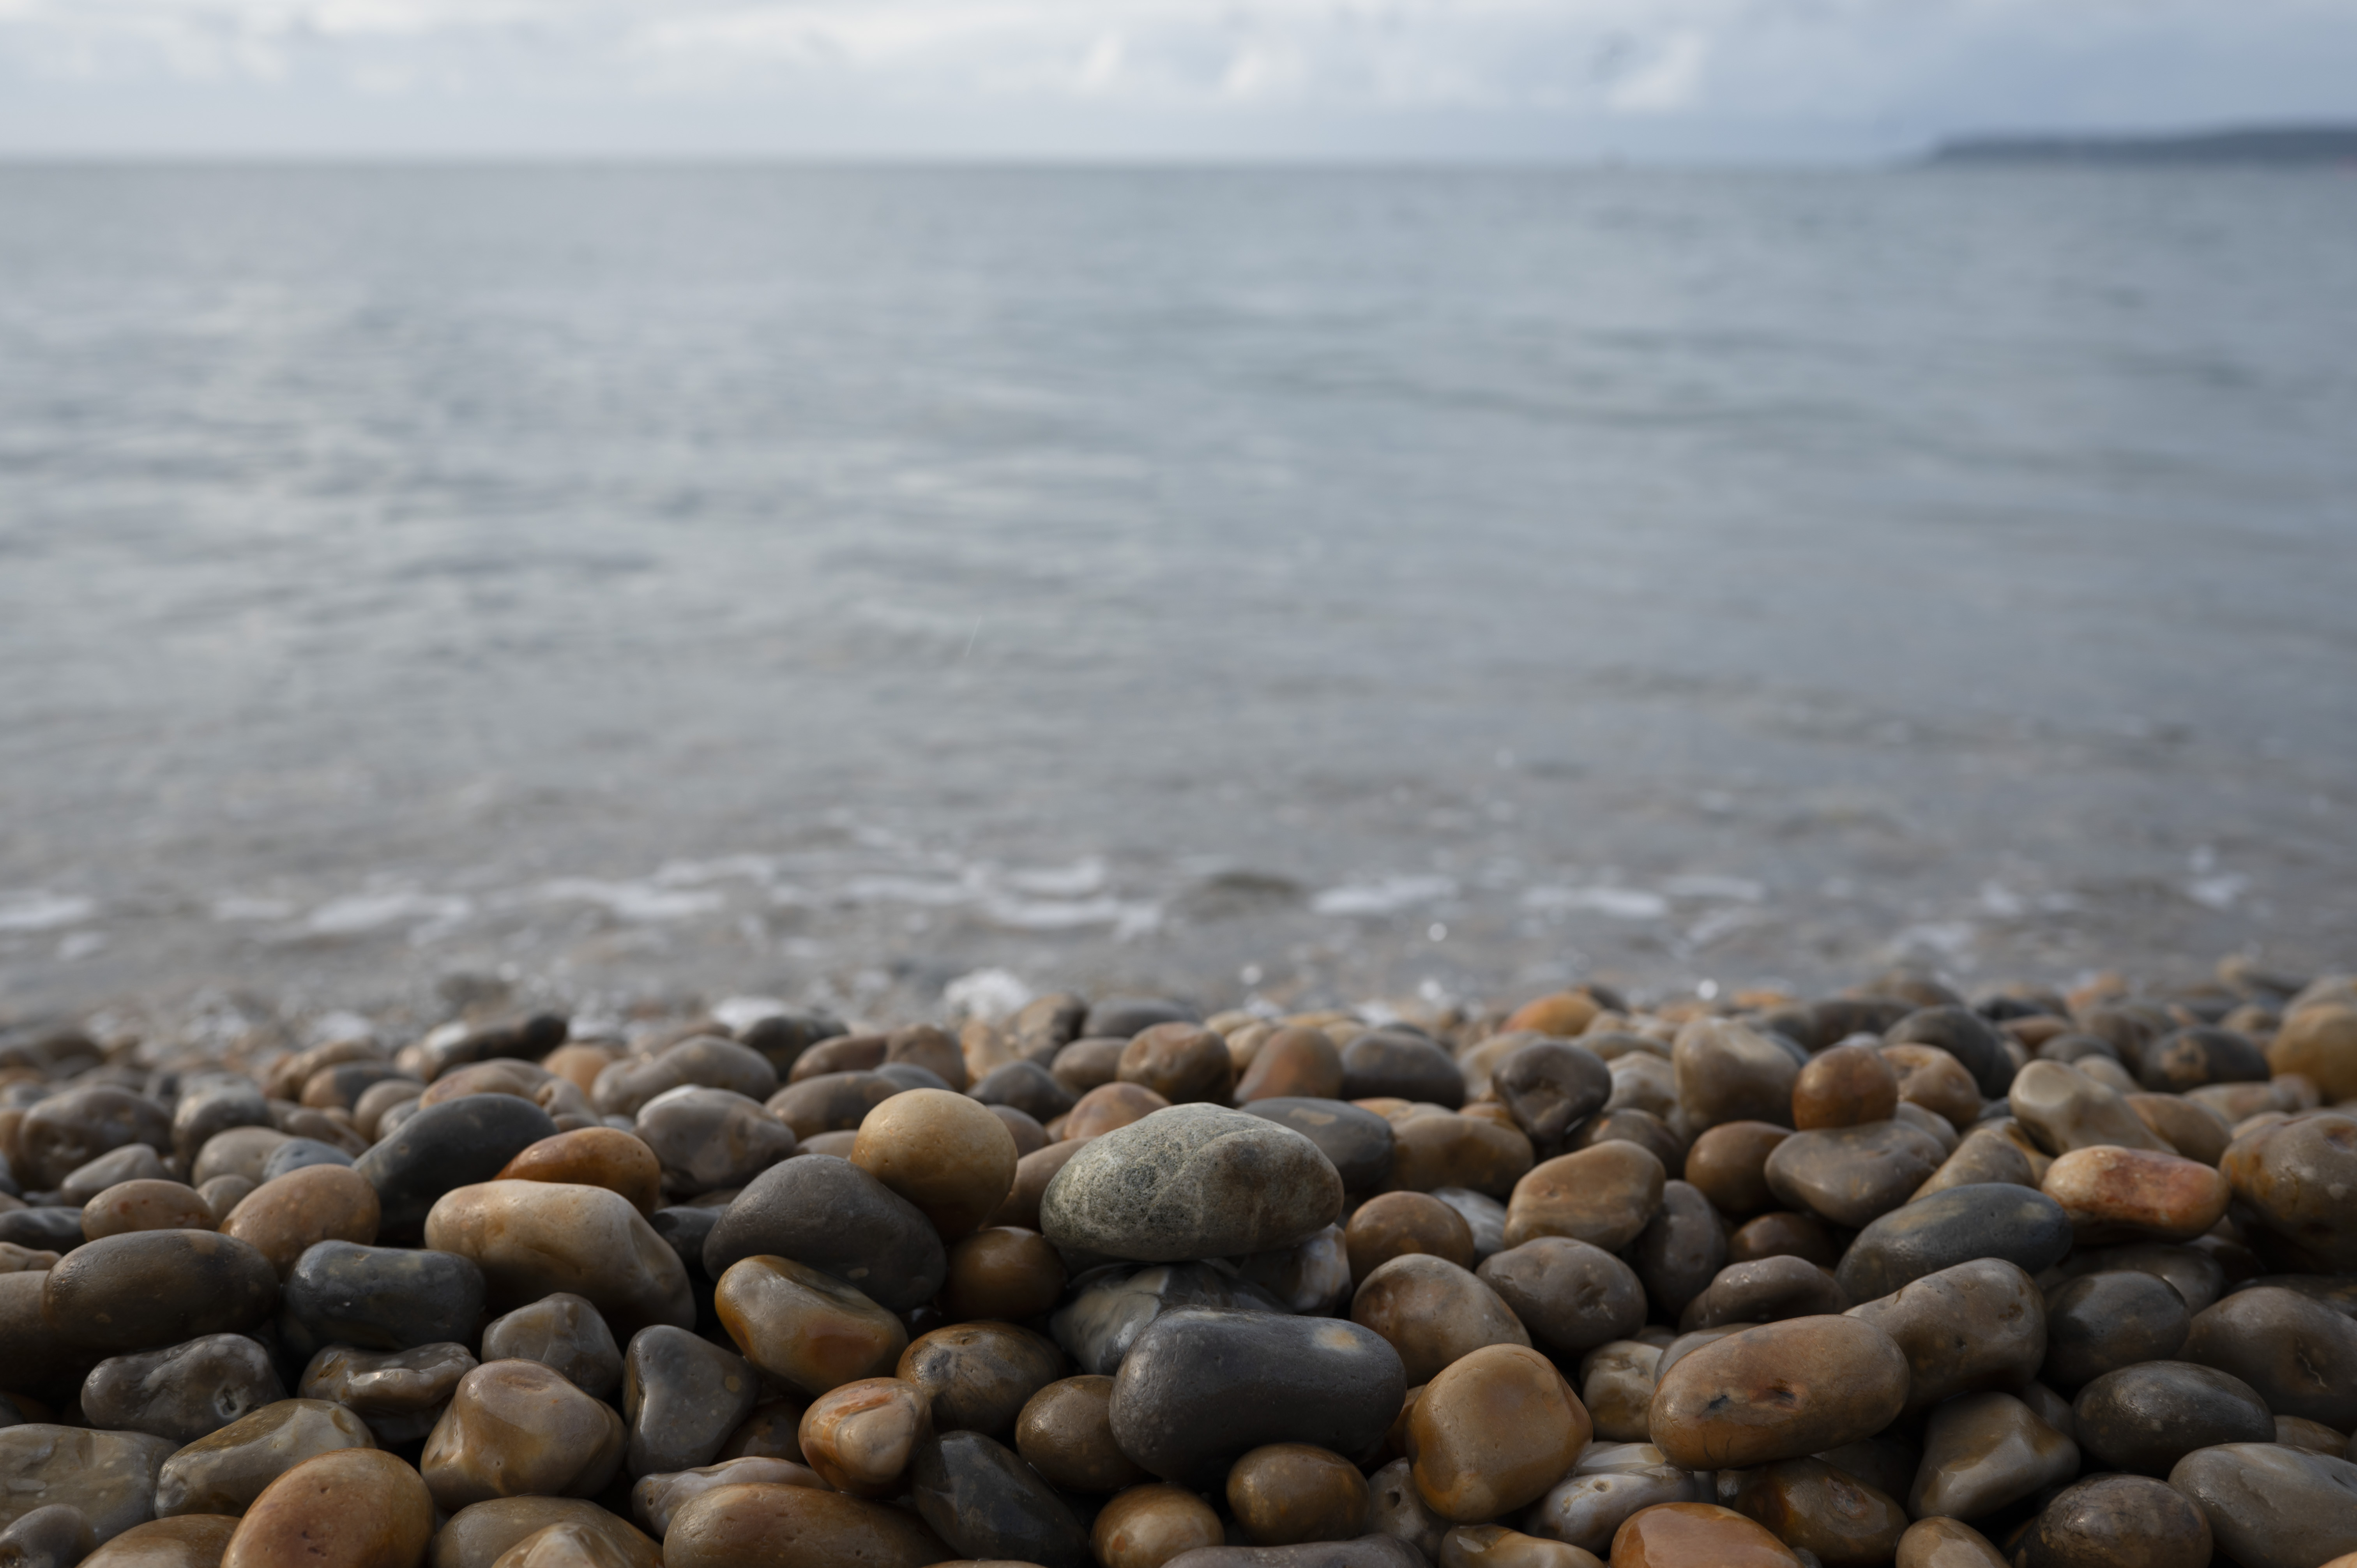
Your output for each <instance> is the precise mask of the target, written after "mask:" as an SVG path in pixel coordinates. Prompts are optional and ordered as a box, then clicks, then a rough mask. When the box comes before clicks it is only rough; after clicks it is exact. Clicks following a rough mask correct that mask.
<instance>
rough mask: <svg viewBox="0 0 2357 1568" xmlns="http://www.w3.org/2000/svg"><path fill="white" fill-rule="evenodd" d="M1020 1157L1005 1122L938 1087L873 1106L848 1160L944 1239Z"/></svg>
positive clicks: (982, 1204)
mask: <svg viewBox="0 0 2357 1568" xmlns="http://www.w3.org/2000/svg"><path fill="white" fill-rule="evenodd" d="M1222 1059H1224V1052H1223V1053H1222ZM1018 1157H1019V1156H1018V1155H1017V1154H1016V1150H1015V1136H1014V1134H1013V1133H1009V1132H1008V1131H1007V1130H1006V1123H1005V1122H1001V1121H1000V1120H999V1119H998V1118H997V1117H996V1116H994V1115H992V1114H991V1113H990V1111H989V1109H988V1108H987V1107H985V1106H984V1105H982V1104H981V1103H979V1102H978V1101H973V1100H969V1099H967V1098H966V1097H965V1096H964V1095H963V1094H957V1093H953V1092H952V1091H951V1090H942V1089H914V1090H909V1092H908V1093H906V1094H902V1095H896V1096H895V1097H893V1098H892V1099H891V1100H888V1101H886V1102H885V1103H883V1104H882V1105H879V1106H877V1108H876V1109H875V1111H874V1112H871V1113H870V1114H869V1115H868V1117H867V1119H866V1121H864V1122H861V1123H860V1124H859V1137H858V1141H857V1142H856V1144H854V1145H853V1148H852V1152H851V1163H852V1164H853V1165H856V1166H858V1167H859V1168H860V1169H862V1170H864V1171H866V1173H867V1174H868V1175H870V1176H874V1177H875V1178H876V1179H877V1181H879V1182H882V1183H883V1184H884V1185H885V1186H886V1187H889V1188H891V1189H892V1191H894V1192H896V1193H898V1194H899V1196H900V1197H904V1198H906V1199H908V1201H909V1202H910V1203H911V1204H913V1205H915V1206H916V1208H917V1210H918V1212H919V1213H920V1214H922V1215H924V1217H925V1218H926V1219H927V1220H929V1221H931V1224H932V1227H933V1229H934V1230H935V1231H936V1232H938V1233H939V1234H940V1235H941V1236H942V1238H943V1239H944V1240H956V1239H958V1238H959V1237H962V1236H964V1235H967V1234H969V1233H971V1232H972V1231H974V1230H976V1229H977V1228H978V1227H980V1226H981V1224H982V1222H983V1221H984V1220H985V1219H989V1218H990V1215H991V1213H992V1211H994V1210H995V1209H996V1208H998V1206H999V1204H1000V1203H1002V1202H1004V1201H1005V1200H1006V1195H1007V1193H1008V1192H1009V1191H1010V1190H1012V1188H1013V1187H1014V1185H1015V1164H1016V1161H1017V1158H1018Z"/></svg>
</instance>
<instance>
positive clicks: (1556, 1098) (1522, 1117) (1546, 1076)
mask: <svg viewBox="0 0 2357 1568" xmlns="http://www.w3.org/2000/svg"><path fill="white" fill-rule="evenodd" d="M1491 1084H1492V1086H1493V1087H1494V1088H1495V1090H1496V1091H1497V1095H1498V1098H1499V1100H1500V1101H1502V1102H1503V1103H1504V1105H1505V1107H1506V1109H1507V1111H1508V1112H1510V1113H1511V1114H1512V1116H1513V1118H1514V1122H1515V1124H1516V1125H1517V1126H1519V1127H1521V1128H1522V1130H1523V1133H1524V1134H1525V1135H1526V1136H1528V1137H1529V1139H1530V1140H1531V1142H1532V1143H1533V1144H1535V1145H1536V1146H1537V1147H1539V1148H1542V1149H1547V1150H1552V1149H1553V1148H1554V1147H1555V1145H1556V1144H1560V1143H1561V1142H1562V1141H1563V1140H1564V1139H1565V1138H1567V1137H1569V1136H1570V1135H1571V1133H1573V1132H1574V1131H1576V1130H1577V1128H1578V1127H1579V1125H1580V1123H1582V1122H1586V1121H1587V1119H1588V1118H1589V1117H1590V1116H1593V1115H1595V1114H1596V1113H1597V1112H1598V1111H1600V1110H1602V1109H1603V1108H1604V1102H1605V1101H1607V1100H1609V1099H1610V1098H1611V1095H1612V1073H1611V1069H1609V1068H1607V1067H1606V1066H1605V1065H1604V1062H1603V1061H1602V1059H1601V1058H1598V1056H1597V1055H1596V1053H1595V1052H1593V1051H1591V1050H1588V1049H1587V1048H1586V1047H1582V1046H1577V1045H1574V1044H1572V1043H1570V1042H1568V1041H1564V1040H1548V1039H1539V1040H1534V1041H1533V1042H1532V1043H1530V1044H1529V1045H1525V1046H1523V1047H1519V1048H1518V1049H1516V1050H1515V1051H1514V1053H1513V1054H1512V1055H1511V1056H1509V1057H1508V1058H1506V1059H1505V1060H1504V1061H1503V1062H1502V1063H1501V1064H1500V1065H1499V1067H1498V1069H1497V1071H1496V1073H1495V1075H1494V1076H1493V1078H1492V1079H1491Z"/></svg>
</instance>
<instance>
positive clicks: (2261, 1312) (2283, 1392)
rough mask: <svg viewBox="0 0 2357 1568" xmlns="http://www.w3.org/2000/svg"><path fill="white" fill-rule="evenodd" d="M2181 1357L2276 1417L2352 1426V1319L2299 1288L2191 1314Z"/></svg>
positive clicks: (2355, 1398) (2267, 1290) (2355, 1408)
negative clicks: (2226, 1375)
mask: <svg viewBox="0 0 2357 1568" xmlns="http://www.w3.org/2000/svg"><path fill="white" fill-rule="evenodd" d="M2058 1163H2059V1162H2058ZM2180 1354H2181V1355H2182V1356H2183V1358H2184V1359H2186V1360H2188V1361H2198V1362H2200V1363H2201V1365H2203V1366H2205V1367H2215V1368H2217V1369H2219V1370H2220V1371H2222V1372H2231V1373H2233V1375H2234V1376H2235V1377H2237V1378H2240V1379H2241V1380H2243V1381H2244V1382H2245V1383H2248V1384H2249V1385H2250V1386H2251V1388H2252V1390H2253V1391H2255V1392H2256V1393H2257V1394H2258V1396H2259V1397H2260V1398H2261V1399H2263V1400H2265V1401H2266V1403H2267V1408H2268V1409H2269V1410H2271V1411H2273V1412H2275V1413H2276V1414H2277V1415H2296V1416H2303V1417H2305V1418H2306V1419H2308V1420H2309V1421H2316V1422H2321V1423H2324V1424H2325V1425H2327V1426H2330V1427H2332V1428H2334V1429H2335V1430H2337V1431H2341V1432H2346V1431H2348V1430H2349V1429H2350V1428H2351V1427H2352V1426H2357V1322H2352V1321H2351V1320H2350V1319H2349V1318H2348V1317H2346V1316H2343V1315H2342V1314H2341V1313H2338V1312H2335V1311H2334V1310H2333V1309H2332V1308H2330V1307H2329V1306H2327V1305H2324V1304H2323V1303H2321V1302H2318V1301H2313V1300H2311V1299H2309V1297H2307V1296H2305V1295H2302V1294H2299V1293H2298V1292H2297V1291H2290V1290H2285V1289H2282V1288H2281V1287H2279V1286H2273V1285H2263V1286H2259V1287H2256V1288H2253V1289H2245V1290H2239V1291H2236V1292H2235V1293H2234V1294H2232V1295H2229V1296H2227V1297H2226V1298H2224V1299H2223V1300H2222V1301H2220V1302H2219V1303H2218V1304H2217V1305H2214V1306H2211V1307H2209V1308H2207V1309H2205V1310H2204V1311H2202V1312H2201V1313H2199V1314H2197V1315H2196V1316H2194V1318H2193V1322H2192V1325H2191V1326H2190V1328H2189V1330H2188V1331H2187V1333H2186V1337H2185V1345H2184V1348H2183V1350H2182V1351H2181V1352H2180Z"/></svg>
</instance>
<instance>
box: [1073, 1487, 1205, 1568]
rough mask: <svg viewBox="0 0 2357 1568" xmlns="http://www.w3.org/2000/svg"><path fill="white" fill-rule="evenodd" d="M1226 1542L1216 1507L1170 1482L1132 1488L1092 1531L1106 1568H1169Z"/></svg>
mask: <svg viewBox="0 0 2357 1568" xmlns="http://www.w3.org/2000/svg"><path fill="white" fill-rule="evenodd" d="M1223 1539H1224V1533H1223V1530H1222V1525H1221V1523H1220V1516H1219V1514H1218V1513H1217V1512H1216V1511H1215V1510H1214V1509H1212V1507H1211V1504H1209V1503H1207V1502H1205V1501H1204V1500H1203V1499H1202V1498H1199V1497H1197V1496H1196V1495H1195V1494H1194V1493H1192V1492H1190V1491H1187V1490H1186V1489H1184V1488H1183V1487H1173V1486H1170V1485H1168V1484H1167V1483H1164V1482H1159V1481H1156V1482H1149V1483H1148V1484H1146V1485H1145V1486H1138V1487H1130V1488H1129V1489H1128V1490H1127V1491H1125V1492H1123V1493H1122V1494H1121V1495H1120V1496H1118V1497H1115V1498H1112V1499H1110V1500H1109V1501H1107V1502H1106V1504H1105V1506H1104V1507H1103V1509H1100V1510H1099V1511H1098V1513H1097V1517H1096V1520H1095V1522H1094V1524H1093V1526H1092V1528H1091V1530H1090V1532H1089V1549H1090V1551H1091V1552H1092V1553H1093V1554H1094V1555H1095V1557H1096V1560H1097V1562H1098V1563H1101V1564H1102V1565H1103V1568H1163V1565H1164V1564H1165V1563H1171V1562H1174V1561H1176V1560H1178V1559H1179V1558H1180V1557H1195V1556H1200V1554H1201V1553H1202V1552H1205V1551H1206V1550H1207V1549H1211V1548H1215V1547H1217V1546H1218V1545H1219V1544H1220V1543H1221V1541H1222V1540H1223Z"/></svg>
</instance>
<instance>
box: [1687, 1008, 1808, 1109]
mask: <svg viewBox="0 0 2357 1568" xmlns="http://www.w3.org/2000/svg"><path fill="white" fill-rule="evenodd" d="M1670 1063H1671V1066H1672V1067H1673V1068H1674V1069H1675V1072H1676V1082H1677V1091H1678V1102H1679V1104H1680V1105H1682V1106H1683V1107H1684V1110H1685V1113H1686V1115H1687V1116H1688V1117H1689V1118H1690V1119H1692V1121H1693V1122H1694V1124H1695V1128H1696V1129H1697V1130H1699V1129H1702V1128H1706V1127H1716V1126H1717V1125H1718V1124H1719V1123H1720V1122H1787V1121H1789V1120H1791V1118H1792V1083H1793V1080H1794V1079H1797V1078H1798V1077H1799V1076H1800V1071H1801V1064H1800V1063H1799V1062H1798V1061H1796V1060H1794V1059H1793V1058H1792V1053H1791V1052H1789V1051H1787V1050H1785V1049H1784V1047H1781V1046H1780V1045H1778V1044H1776V1043H1775V1042H1774V1041H1772V1040H1770V1038H1768V1036H1765V1035H1762V1034H1760V1033H1759V1032H1758V1031H1756V1030H1754V1029H1751V1028H1749V1027H1748V1026H1745V1025H1743V1024H1739V1023H1738V1022H1736V1021H1735V1020H1733V1019H1731V1018H1696V1019H1695V1020H1693V1021H1692V1022H1690V1023H1688V1024H1686V1025H1685V1026H1684V1027H1682V1028H1681V1029H1679V1031H1678V1036H1677V1039H1676V1042H1675V1043H1674V1045H1673V1046H1672V1047H1671V1049H1670Z"/></svg>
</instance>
